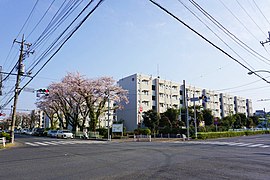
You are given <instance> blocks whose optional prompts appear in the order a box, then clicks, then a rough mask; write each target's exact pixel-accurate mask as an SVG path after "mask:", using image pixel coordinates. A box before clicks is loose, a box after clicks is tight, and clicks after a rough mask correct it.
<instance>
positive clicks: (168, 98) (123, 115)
mask: <svg viewBox="0 0 270 180" xmlns="http://www.w3.org/2000/svg"><path fill="white" fill-rule="evenodd" d="M118 84H119V85H120V86H121V87H122V88H123V89H126V90H128V91H129V94H128V98H129V103H128V104H126V105H124V109H123V110H118V111H117V118H118V120H124V123H125V126H126V128H127V130H133V129H136V128H137V127H138V125H139V124H141V123H142V120H143V119H142V113H143V112H145V111H148V110H151V109H153V110H155V111H157V112H159V113H163V112H165V111H166V110H167V109H168V108H179V106H180V93H179V92H180V84H179V83H175V82H172V81H167V80H162V79H160V78H153V77H152V76H148V75H142V74H134V75H131V76H128V77H125V78H123V79H120V80H119V81H118ZM181 99H182V98H181Z"/></svg>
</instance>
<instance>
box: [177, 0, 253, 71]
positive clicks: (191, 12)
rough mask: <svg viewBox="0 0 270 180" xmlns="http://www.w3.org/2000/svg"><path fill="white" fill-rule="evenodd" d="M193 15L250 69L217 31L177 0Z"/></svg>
mask: <svg viewBox="0 0 270 180" xmlns="http://www.w3.org/2000/svg"><path fill="white" fill-rule="evenodd" d="M178 2H179V3H181V4H182V5H183V6H184V7H185V8H186V9H187V10H188V11H189V12H190V13H191V14H192V15H193V16H195V17H196V18H197V19H198V20H199V21H200V22H201V23H202V24H204V25H205V26H206V28H207V29H208V30H209V31H211V32H212V33H213V34H214V35H215V36H216V37H217V38H218V39H219V40H220V41H221V42H223V43H224V44H225V45H226V46H227V47H228V48H229V49H230V50H231V51H232V52H234V53H235V54H236V55H237V56H238V57H239V58H240V59H242V61H244V62H245V63H246V64H247V65H248V66H249V67H250V68H251V69H253V70H254V68H253V67H252V66H251V65H250V64H249V63H248V62H247V61H246V60H245V59H244V58H242V57H241V56H240V55H239V54H238V53H237V52H236V51H235V50H234V49H233V48H232V47H231V46H229V44H228V43H226V42H225V41H224V40H223V39H222V38H221V37H220V36H219V35H218V34H217V33H215V32H214V31H213V30H212V29H211V28H210V27H209V26H208V25H207V24H206V23H205V22H203V21H202V20H201V18H199V17H198V16H197V15H196V14H195V13H194V12H193V11H192V10H191V9H190V8H189V7H187V6H186V5H185V4H184V3H183V2H182V1H181V0H178Z"/></svg>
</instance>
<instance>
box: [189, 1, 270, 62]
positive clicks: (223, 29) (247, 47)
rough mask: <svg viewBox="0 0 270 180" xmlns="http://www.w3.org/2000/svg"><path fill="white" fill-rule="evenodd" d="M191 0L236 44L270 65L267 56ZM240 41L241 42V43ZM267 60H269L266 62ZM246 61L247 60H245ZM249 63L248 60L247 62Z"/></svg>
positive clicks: (193, 2) (193, 3)
mask: <svg viewBox="0 0 270 180" xmlns="http://www.w3.org/2000/svg"><path fill="white" fill-rule="evenodd" d="M189 2H191V3H192V5H194V6H195V7H196V8H197V9H198V10H199V11H200V12H202V13H203V14H204V15H205V16H206V17H207V18H208V19H209V20H210V21H211V22H213V23H214V24H215V25H216V26H217V27H218V28H219V29H221V30H222V32H224V33H225V34H226V35H227V36H228V37H229V38H231V39H232V40H233V41H234V42H235V43H236V44H238V45H239V46H240V47H242V48H243V49H245V50H246V51H247V52H249V53H250V54H251V55H253V56H254V57H256V58H257V59H259V60H261V61H263V62H264V63H266V64H268V65H270V63H269V62H270V59H267V58H266V57H264V56H262V55H261V54H259V53H258V52H256V51H255V50H253V49H252V48H251V47H249V46H248V45H247V44H246V43H244V42H243V41H242V40H240V39H239V38H238V37H237V36H236V35H234V34H233V33H232V32H230V31H229V30H228V29H227V28H225V27H224V26H223V25H222V24H221V23H220V22H218V21H217V20H216V19H215V18H214V17H213V16H212V15H210V14H209V13H208V12H207V11H206V10H204V9H203V8H202V7H201V6H200V5H199V4H198V3H196V2H195V1H194V0H189ZM239 42H240V43H239ZM265 60H267V61H268V62H266V61H265ZM245 62H246V61H245ZM246 63H247V62H246ZM247 64H248V63H247Z"/></svg>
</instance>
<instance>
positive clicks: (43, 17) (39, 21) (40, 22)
mask: <svg viewBox="0 0 270 180" xmlns="http://www.w3.org/2000/svg"><path fill="white" fill-rule="evenodd" d="M54 2H55V0H53V1H52V2H51V4H50V5H49V7H48V8H47V10H46V11H45V13H44V14H43V16H42V17H41V18H40V20H39V21H38V23H37V24H36V25H35V27H34V28H33V29H32V31H31V32H30V33H29V35H28V36H27V37H26V39H28V38H29V37H30V36H31V34H32V33H33V32H34V31H35V29H36V28H37V27H38V25H39V24H40V23H41V21H42V20H43V19H44V17H45V16H46V14H47V13H48V11H49V10H50V8H51V7H52V5H53V3H54Z"/></svg>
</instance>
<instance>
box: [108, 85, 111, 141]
mask: <svg viewBox="0 0 270 180" xmlns="http://www.w3.org/2000/svg"><path fill="white" fill-rule="evenodd" d="M110 140H111V138H110V90H109V89H108V141H110Z"/></svg>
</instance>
